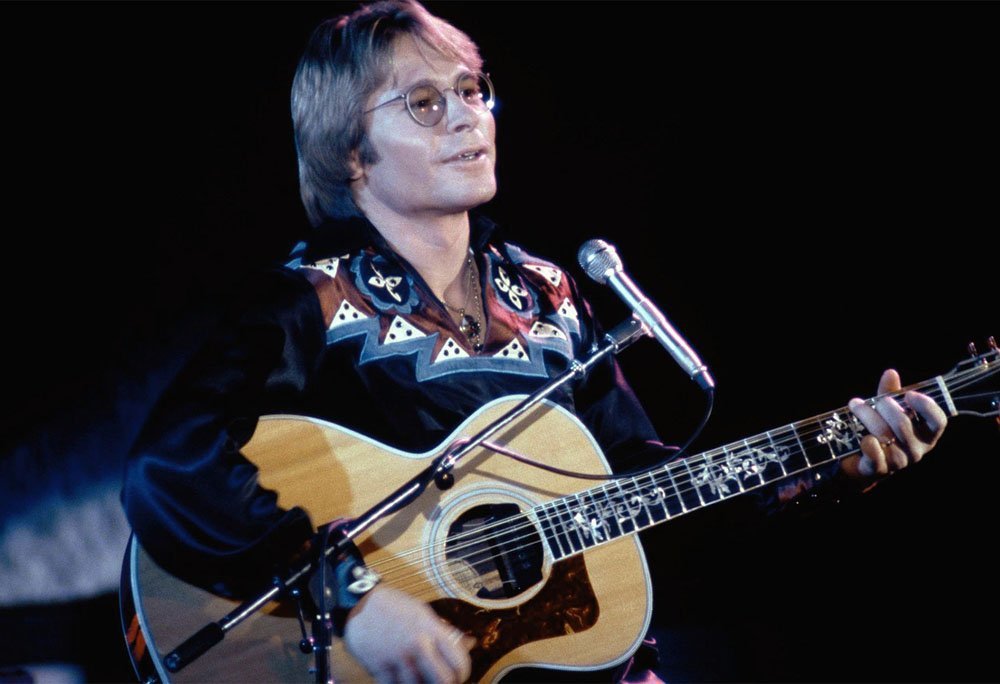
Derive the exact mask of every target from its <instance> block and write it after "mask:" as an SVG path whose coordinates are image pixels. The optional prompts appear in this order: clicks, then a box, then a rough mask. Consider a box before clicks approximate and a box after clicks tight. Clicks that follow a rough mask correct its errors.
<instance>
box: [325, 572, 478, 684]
mask: <svg viewBox="0 0 1000 684" xmlns="http://www.w3.org/2000/svg"><path fill="white" fill-rule="evenodd" d="M344 643H345V644H346V645H347V649H348V650H349V651H350V652H351V655H353V656H354V657H355V658H356V659H357V660H358V662H359V663H361V664H362V665H363V666H364V667H365V668H366V669H367V670H368V671H369V672H370V673H371V674H372V676H373V677H375V679H376V680H377V681H379V682H402V683H404V684H409V683H410V682H451V683H454V684H458V683H459V682H464V681H466V680H467V679H468V678H469V676H470V674H471V672H472V660H471V659H470V658H469V649H471V648H472V647H473V646H474V645H475V643H476V641H475V639H473V638H472V637H470V636H468V635H466V634H464V633H462V632H461V631H459V630H458V629H455V628H454V627H452V626H451V625H449V624H448V623H447V622H445V621H444V620H442V619H441V618H439V617H438V616H437V614H436V613H435V612H434V611H433V610H431V608H430V607H429V606H428V605H427V604H426V603H423V602H421V601H418V600H416V599H414V598H413V597H411V596H410V595H409V594H405V593H403V592H401V591H398V590H396V589H393V588H391V587H387V586H385V585H381V584H380V585H378V586H376V587H375V588H374V589H372V590H371V591H370V592H369V593H368V594H367V595H366V596H365V597H364V598H363V599H361V601H360V603H358V605H356V606H355V607H354V608H352V609H351V612H350V613H349V615H348V618H347V625H346V627H345V629H344Z"/></svg>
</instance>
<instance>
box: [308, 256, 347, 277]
mask: <svg viewBox="0 0 1000 684" xmlns="http://www.w3.org/2000/svg"><path fill="white" fill-rule="evenodd" d="M302 268H311V269H313V270H315V271H322V272H323V273H325V274H326V275H328V276H330V277H331V278H336V277H337V270H338V269H339V268H340V259H320V260H319V261H317V262H316V263H313V264H302Z"/></svg>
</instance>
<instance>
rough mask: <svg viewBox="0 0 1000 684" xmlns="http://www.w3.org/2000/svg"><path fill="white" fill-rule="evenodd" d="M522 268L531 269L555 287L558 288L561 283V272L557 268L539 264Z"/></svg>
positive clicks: (526, 265)
mask: <svg viewBox="0 0 1000 684" xmlns="http://www.w3.org/2000/svg"><path fill="white" fill-rule="evenodd" d="M524 268H527V269H531V270H532V271H534V272H535V273H541V274H542V275H543V276H545V279H546V280H547V281H549V282H550V283H552V284H553V285H555V286H556V287H559V283H561V282H562V271H560V270H559V269H557V268H552V267H551V266H542V265H541V264H524Z"/></svg>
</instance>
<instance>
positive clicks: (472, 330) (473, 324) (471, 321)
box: [458, 314, 479, 338]
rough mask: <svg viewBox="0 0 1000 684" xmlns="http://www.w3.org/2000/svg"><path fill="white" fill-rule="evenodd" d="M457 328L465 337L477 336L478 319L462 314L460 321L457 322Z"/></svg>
mask: <svg viewBox="0 0 1000 684" xmlns="http://www.w3.org/2000/svg"><path fill="white" fill-rule="evenodd" d="M458 329H459V330H461V331H462V334H463V335H465V336H466V337H470V338H471V337H477V336H478V335H479V321H477V320H476V319H475V318H473V317H472V316H470V315H469V314H465V315H464V316H462V321H461V322H460V323H459V324H458Z"/></svg>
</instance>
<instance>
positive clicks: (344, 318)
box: [330, 299, 371, 330]
mask: <svg viewBox="0 0 1000 684" xmlns="http://www.w3.org/2000/svg"><path fill="white" fill-rule="evenodd" d="M366 318H371V316H366V315H364V314H363V313H361V312H360V311H358V310H357V309H355V308H354V307H353V306H351V304H350V302H348V301H347V300H346V299H345V300H344V301H343V302H341V304H340V308H339V309H337V313H335V314H333V322H332V323H331V324H330V330H333V329H334V328H336V327H338V326H341V325H346V324H348V323H354V322H355V321H361V320H364V319H366Z"/></svg>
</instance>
